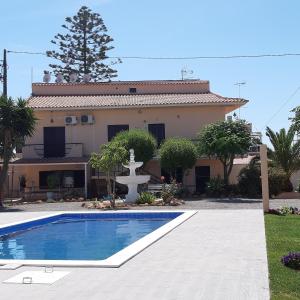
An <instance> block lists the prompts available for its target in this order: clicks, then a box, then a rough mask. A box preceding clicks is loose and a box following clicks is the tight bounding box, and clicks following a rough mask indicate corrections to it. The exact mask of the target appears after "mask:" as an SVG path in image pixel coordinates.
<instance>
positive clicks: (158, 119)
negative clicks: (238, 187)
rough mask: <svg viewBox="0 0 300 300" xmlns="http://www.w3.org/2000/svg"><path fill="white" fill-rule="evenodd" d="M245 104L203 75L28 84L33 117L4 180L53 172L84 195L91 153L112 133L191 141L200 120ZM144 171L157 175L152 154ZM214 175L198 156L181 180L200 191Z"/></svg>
mask: <svg viewBox="0 0 300 300" xmlns="http://www.w3.org/2000/svg"><path fill="white" fill-rule="evenodd" d="M246 102H247V101H246V100H244V99H238V98H227V97H223V96H220V95H217V94H215V93H212V92H211V91H210V87H209V82H208V81H204V80H154V81H116V82H105V83H104V82H98V83H34V84H33V85H32V96H31V97H30V98H29V101H28V105H29V106H30V107H32V108H33V109H34V111H35V115H36V117H37V118H38V123H37V127H36V131H35V134H34V136H33V137H32V138H30V139H27V140H26V145H25V146H24V147H23V150H22V155H21V158H20V159H19V160H16V161H15V162H13V163H12V164H11V166H10V174H14V182H12V183H10V186H13V187H14V189H15V190H18V184H19V182H18V179H17V178H20V177H21V176H22V177H23V178H24V177H25V179H26V187H27V189H28V188H29V189H31V190H32V191H37V190H43V189H47V177H48V176H49V175H50V174H52V173H53V172H56V173H57V174H59V175H60V178H61V186H62V187H74V188H82V189H83V190H84V194H85V195H86V196H88V195H91V194H93V193H95V186H94V182H93V181H94V180H98V177H97V176H94V175H95V174H94V172H93V170H91V168H90V167H89V164H88V161H89V157H90V154H91V153H92V152H95V151H99V147H100V145H101V144H104V143H107V142H108V141H110V140H111V139H112V138H113V137H114V136H115V135H116V134H117V133H118V132H119V131H121V130H126V129H131V128H144V129H146V130H149V132H151V133H152V134H153V135H154V136H155V137H156V138H157V140H158V143H160V142H161V141H163V140H164V139H165V138H168V137H172V136H181V137H187V138H191V139H194V138H196V136H197V133H198V132H199V131H200V130H201V128H203V127H204V126H205V125H207V124H210V123H213V122H216V121H219V120H224V119H225V115H226V114H228V113H230V112H232V111H233V110H235V109H237V108H239V107H241V106H242V105H244V104H245V103H246ZM146 170H147V171H148V172H149V173H150V174H152V175H153V176H154V177H160V176H161V174H162V173H161V172H162V170H161V168H160V165H159V160H158V159H157V158H154V159H153V160H152V161H150V162H149V163H148V164H147V166H146ZM217 175H222V167H221V164H220V163H219V162H218V161H216V160H209V159H207V158H206V159H204V158H203V159H199V160H198V161H197V163H196V165H195V167H194V168H193V169H192V170H190V172H188V174H187V175H186V176H185V178H183V182H184V183H185V185H187V186H188V187H189V188H190V189H191V190H192V191H199V192H201V191H202V190H203V188H204V184H205V182H206V181H207V180H208V179H209V178H210V177H215V176H217ZM11 177H12V176H11V175H10V179H9V180H12V178H11Z"/></svg>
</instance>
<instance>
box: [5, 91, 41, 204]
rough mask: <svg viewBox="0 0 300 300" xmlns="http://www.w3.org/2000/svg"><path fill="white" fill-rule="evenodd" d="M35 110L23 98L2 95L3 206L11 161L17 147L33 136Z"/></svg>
mask: <svg viewBox="0 0 300 300" xmlns="http://www.w3.org/2000/svg"><path fill="white" fill-rule="evenodd" d="M36 120H37V119H36V118H35V116H34V113H33V110H32V109H31V108H29V107H27V102H26V101H25V100H23V99H21V98H18V99H17V101H14V100H13V99H12V98H11V97H9V98H8V97H5V96H3V95H2V96H1V97H0V158H1V159H2V168H1V170H0V206H3V197H4V191H3V188H4V182H5V180H6V177H7V172H8V165H9V161H10V160H11V159H12V158H13V157H14V155H15V149H16V148H17V147H20V146H22V144H23V143H24V140H25V138H26V137H30V136H32V134H33V132H34V127H35V123H36Z"/></svg>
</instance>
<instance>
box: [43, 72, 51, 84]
mask: <svg viewBox="0 0 300 300" xmlns="http://www.w3.org/2000/svg"><path fill="white" fill-rule="evenodd" d="M50 80H51V75H50V73H49V72H48V71H44V77H43V82H44V83H49V82H50Z"/></svg>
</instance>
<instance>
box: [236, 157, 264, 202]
mask: <svg viewBox="0 0 300 300" xmlns="http://www.w3.org/2000/svg"><path fill="white" fill-rule="evenodd" d="M238 189H239V192H240V194H241V195H242V196H245V197H250V198H259V197H261V180H260V165H259V164H258V163H257V161H255V160H252V161H251V162H250V164H249V165H248V166H247V167H245V168H243V169H242V170H241V171H240V174H239V176H238Z"/></svg>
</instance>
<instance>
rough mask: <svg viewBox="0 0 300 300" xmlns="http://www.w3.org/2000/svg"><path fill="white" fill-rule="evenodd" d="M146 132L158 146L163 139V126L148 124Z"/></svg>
mask: <svg viewBox="0 0 300 300" xmlns="http://www.w3.org/2000/svg"><path fill="white" fill-rule="evenodd" d="M148 131H149V132H150V133H151V134H152V135H153V136H154V137H155V138H156V141H157V144H158V146H159V145H160V144H161V143H162V142H163V141H164V139H165V124H148Z"/></svg>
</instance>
